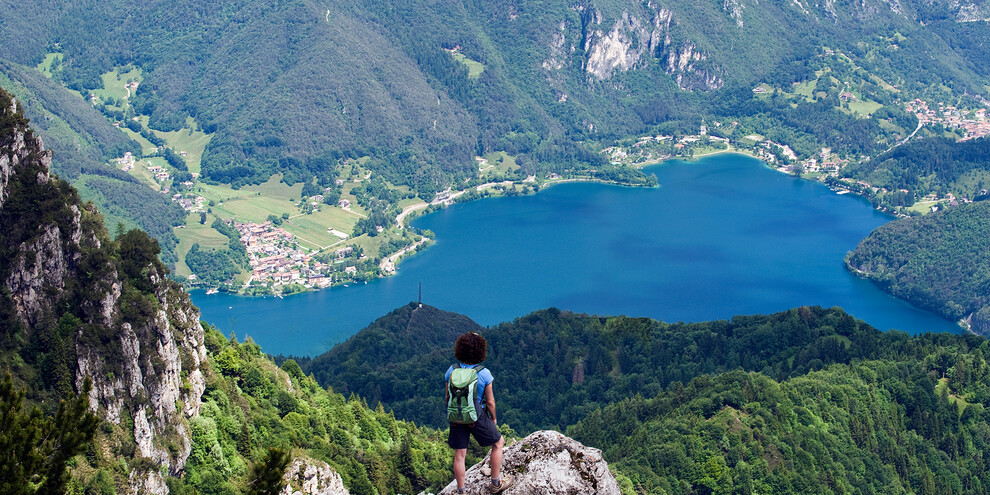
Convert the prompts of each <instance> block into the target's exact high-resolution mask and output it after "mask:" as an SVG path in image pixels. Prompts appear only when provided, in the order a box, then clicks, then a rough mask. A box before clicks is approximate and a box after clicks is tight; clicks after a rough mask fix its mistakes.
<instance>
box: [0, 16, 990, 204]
mask: <svg viewBox="0 0 990 495" xmlns="http://www.w3.org/2000/svg"><path fill="white" fill-rule="evenodd" d="M985 11H986V8H985V7H984V6H982V5H980V4H978V3H976V4H974V3H969V2H953V3H946V4H943V3H924V2H910V3H909V2H892V3H891V2H884V1H880V0H870V1H867V2H860V3H835V2H823V3H818V2H793V1H783V0H780V1H775V2H759V3H757V2H751V1H748V0H732V1H727V2H723V3H721V4H713V3H704V2H697V1H689V2H658V1H651V2H646V3H643V2H638V1H633V0H612V1H601V0H599V1H594V0H581V1H577V0H574V1H564V0H547V1H538V0H526V1H511V2H510V1H503V0H483V1H461V0H443V1H438V2H424V1H418V0H417V1H408V0H402V1H392V0H389V1H384V2H383V1H361V2H341V1H336V0H325V1H314V0H295V1H289V2H280V3H277V4H270V3H266V2H261V1H259V0H243V1H240V2H235V3H226V4H208V5H203V4H202V3H197V2H188V1H187V2H177V3H176V2H172V3H169V4H167V5H166V4H161V3H154V2H146V1H140V0H127V1H124V2H119V3H116V4H114V5H113V7H110V6H108V5H106V4H105V3H101V2H95V1H93V0H89V1H83V2H72V3H66V2H50V3H46V4H45V7H37V6H31V7H24V8H20V7H16V8H15V6H14V5H13V4H7V6H6V7H0V13H2V14H4V19H5V22H4V24H3V25H2V26H0V41H2V43H0V58H6V59H10V60H13V61H15V62H19V63H24V64H36V63H38V62H39V61H40V60H41V59H42V58H43V57H44V55H45V54H46V53H48V52H50V51H57V52H59V53H62V54H63V55H64V58H63V59H62V62H61V64H60V65H59V66H58V67H57V70H56V71H55V72H56V77H58V78H60V80H62V81H63V82H64V83H66V84H67V85H68V86H70V87H73V88H76V89H80V90H81V89H84V88H93V87H97V86H99V84H100V80H99V75H100V74H102V73H105V72H107V71H110V70H113V69H114V68H115V67H118V66H122V65H127V64H134V65H136V66H138V67H140V68H141V69H142V71H143V73H144V74H145V76H146V77H145V79H144V81H143V82H142V84H141V85H140V87H139V88H138V90H137V95H136V96H135V98H134V99H133V101H132V102H131V103H133V104H134V106H135V108H137V109H138V110H140V111H141V112H142V113H144V114H146V115H150V125H151V126H152V127H154V128H156V129H160V130H166V131H167V130H174V129H178V128H179V127H181V126H182V125H184V123H185V122H186V117H189V116H191V117H195V118H196V119H197V121H198V122H199V123H200V124H201V125H202V126H203V128H204V129H205V130H206V131H207V132H211V133H212V132H214V131H215V132H216V134H215V135H214V137H213V139H212V140H211V141H210V144H209V146H208V148H207V149H206V152H205V154H204V157H203V176H204V177H205V178H206V179H210V180H214V181H220V182H230V183H234V184H245V183H257V182H261V181H264V180H266V179H267V178H268V177H270V176H271V175H272V173H274V172H276V171H279V172H283V173H285V174H286V180H287V181H289V182H295V181H301V180H308V179H310V178H311V177H312V176H314V175H317V176H323V175H330V176H333V175H334V174H335V171H336V169H335V164H336V160H337V159H339V158H340V157H342V156H352V157H353V156H365V155H368V156H372V157H374V158H376V160H375V161H374V162H373V163H372V165H373V167H372V168H373V169H375V170H376V171H378V172H380V173H382V174H384V175H385V176H386V178H388V179H389V180H390V181H392V182H393V183H396V184H409V185H412V186H414V187H415V188H416V189H417V190H418V191H419V192H420V193H421V194H422V195H423V196H424V197H432V193H433V192H434V191H437V190H442V189H444V188H446V186H447V185H450V184H454V183H459V181H460V180H462V179H464V178H467V177H472V176H475V175H477V170H476V165H475V163H474V162H473V157H474V156H475V155H479V154H485V153H487V152H491V151H506V152H508V153H509V154H510V155H515V156H521V157H522V160H517V162H521V165H522V166H523V170H522V173H525V174H532V173H549V172H561V171H564V170H566V169H572V168H575V167H584V168H586V169H587V168H592V169H597V170H601V169H602V168H603V167H607V164H606V163H605V162H604V161H603V160H602V159H601V158H600V157H599V156H598V155H597V154H596V153H594V150H595V147H596V146H592V145H589V144H590V143H598V142H603V141H609V140H612V139H615V138H621V137H626V136H629V135H633V134H639V133H645V132H671V131H678V132H685V131H695V130H696V129H697V128H698V125H699V124H700V123H701V120H702V118H708V119H728V121H732V120H737V121H738V120H740V119H746V118H753V119H756V120H758V121H762V120H765V119H767V118H769V119H771V120H773V121H774V122H775V124H774V125H775V126H776V125H782V126H783V127H785V128H786V129H787V130H788V132H791V133H794V136H791V137H792V140H794V141H797V140H800V139H802V138H808V139H811V138H812V137H813V140H814V141H815V145H817V146H821V145H827V146H833V147H834V148H835V149H836V151H838V152H841V153H844V154H846V153H848V154H861V153H866V154H869V153H871V152H874V151H881V150H882V149H884V148H883V147H880V145H879V144H878V143H877V140H880V141H884V143H881V144H886V141H887V140H889V139H888V138H889V136H887V134H890V132H891V131H890V130H889V129H886V128H883V127H882V126H880V124H879V123H877V122H876V121H875V120H870V119H860V120H862V122H859V123H857V126H861V127H862V129H856V128H852V129H851V131H853V132H855V133H858V134H862V135H863V136H866V137H867V138H868V139H866V140H865V141H864V142H863V143H846V142H845V141H844V138H843V135H842V134H841V133H838V134H836V133H826V132H824V128H832V129H835V128H838V127H840V126H839V125H838V124H837V122H839V121H840V120H842V112H839V110H838V109H837V108H833V107H838V106H839V102H838V100H836V102H835V105H832V104H829V105H826V106H825V108H823V109H821V110H820V111H814V107H811V106H809V107H808V108H804V109H802V110H801V111H800V112H797V113H796V114H795V115H793V116H791V117H787V116H786V115H785V116H781V115H780V114H782V113H783V114H786V113H788V111H789V107H788V106H786V105H783V106H779V108H776V107H775V106H773V105H771V106H770V107H767V106H766V105H764V104H763V103H761V100H760V99H758V98H754V95H753V93H752V92H751V90H752V88H753V87H754V86H755V85H758V84H761V83H767V84H769V85H771V86H777V87H781V88H783V90H786V91H790V89H791V85H792V83H795V82H808V81H811V82H812V83H813V82H814V81H815V80H817V79H818V78H819V74H818V73H820V72H821V71H822V70H823V66H822V64H821V63H820V62H821V60H822V57H823V56H825V55H827V54H833V55H834V56H835V57H836V58H835V60H832V61H827V63H840V62H843V61H844V60H848V61H852V62H853V63H854V65H855V66H856V67H857V71H858V73H859V74H860V75H861V76H863V78H865V79H864V80H866V81H868V84H865V85H864V86H863V87H862V88H852V87H849V86H846V87H845V88H844V89H845V90H848V89H852V90H854V91H856V92H857V93H858V94H860V95H861V96H864V97H867V98H868V99H874V100H875V99H880V100H884V99H889V100H896V99H899V98H902V97H907V98H910V97H914V96H932V97H938V98H941V99H949V100H953V101H955V100H956V99H960V98H963V99H966V98H969V97H966V96H964V95H978V94H984V93H985V92H986V83H987V76H988V70H990V67H988V66H987V64H985V63H983V62H982V60H986V59H988V57H987V52H986V50H987V47H986V44H985V43H981V42H980V40H982V39H985V37H986V36H987V32H988V30H990V28H988V27H987V23H986V22H984V21H974V20H975V19H983V18H984V17H986V16H985V15H983V14H985ZM981 15H983V17H980V16H981ZM957 21H974V22H967V23H965V24H959V22H957ZM833 55H828V56H829V57H831V56H833ZM472 71H473V72H472ZM816 71H817V72H816ZM824 79H826V81H824V82H825V83H829V81H828V80H827V79H828V78H824ZM836 82H837V83H838V82H840V81H838V80H836ZM848 83H849V81H845V82H844V83H843V84H848ZM836 95H838V93H836ZM836 97H837V96H836ZM812 99H814V97H812ZM966 101H969V100H966ZM890 108H891V110H890V111H893V112H894V113H897V112H898V111H899V110H898V107H897V105H893V106H891V107H890ZM822 121H823V122H822ZM827 123H831V124H833V125H831V126H829V125H825V124H827ZM657 126H659V127H657ZM819 127H823V128H819ZM841 127H843V128H847V127H848V125H842V126H841ZM833 134H834V135H833ZM831 141H835V142H831ZM806 148H808V149H809V150H811V149H812V148H814V146H810V145H809V146H807V147H806ZM802 149H803V148H802ZM808 152H809V153H810V152H811V151H808Z"/></svg>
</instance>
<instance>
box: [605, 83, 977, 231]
mask: <svg viewBox="0 0 990 495" xmlns="http://www.w3.org/2000/svg"><path fill="white" fill-rule="evenodd" d="M757 89H761V88H757ZM755 91H756V90H754V92H755ZM905 110H906V111H908V112H909V113H911V114H912V115H914V116H916V117H917V119H918V127H917V128H916V129H915V130H914V132H912V133H911V134H910V135H909V136H907V137H906V138H904V139H903V140H901V141H899V142H898V143H897V144H896V145H894V147H897V146H900V145H902V144H904V143H906V142H907V141H908V140H910V139H911V138H912V137H913V136H914V135H915V134H916V133H917V132H918V131H919V130H921V128H922V127H925V126H932V127H934V126H942V127H943V128H944V129H947V130H951V131H953V132H956V133H957V135H961V136H962V137H961V138H958V141H960V142H961V141H967V140H971V139H976V138H980V137H985V136H990V121H988V119H987V109H986V108H978V109H960V108H957V107H955V106H951V105H944V104H941V103H939V104H937V105H930V104H929V103H928V102H926V101H924V100H921V99H914V100H911V101H910V102H908V103H906V104H905ZM722 125H723V124H722V123H720V122H714V123H712V126H711V127H716V128H717V127H721V126H722ZM724 125H730V126H732V127H733V128H735V127H736V126H738V125H739V123H738V122H731V123H729V124H724ZM723 152H737V153H744V154H748V155H750V156H753V157H755V158H758V159H760V160H761V161H763V162H764V163H765V164H766V165H767V166H768V167H770V168H772V169H774V170H777V171H779V172H782V173H786V174H789V175H798V176H801V177H802V178H805V179H810V180H817V181H820V182H823V183H826V184H828V185H829V187H831V188H832V189H833V190H834V191H835V192H836V193H838V194H850V193H855V194H861V195H864V196H867V197H870V196H876V195H886V194H888V193H892V192H895V191H890V190H888V189H887V188H885V187H880V186H876V185H873V184H870V183H869V182H866V181H863V180H857V179H852V178H848V177H842V176H841V171H842V170H843V168H845V167H846V166H847V165H849V164H850V163H851V162H852V161H851V160H850V159H849V158H845V157H841V156H839V155H837V154H835V153H833V151H832V149H831V148H829V147H822V148H821V150H820V151H819V152H818V153H817V154H816V155H815V156H812V157H809V158H806V159H804V160H799V159H798V155H797V153H795V152H794V150H793V149H791V147H790V146H788V145H786V144H783V143H778V142H775V141H772V140H770V139H767V138H765V137H764V136H760V135H756V134H750V135H746V136H743V137H741V138H738V139H733V140H730V139H727V138H723V137H719V136H714V135H711V134H710V133H709V126H708V125H706V124H704V123H703V124H702V125H701V126H700V128H699V130H698V133H697V134H694V135H687V136H680V137H675V136H670V135H655V136H641V137H639V138H636V139H635V142H633V143H632V144H631V145H629V146H619V145H617V146H612V147H608V148H605V149H603V150H602V153H603V154H605V155H606V156H608V157H609V160H610V161H611V162H612V163H614V164H623V163H624V164H627V165H633V166H645V165H652V164H655V163H660V162H662V161H664V160H667V159H671V158H698V157H701V156H707V155H711V154H715V153H723ZM867 159H868V158H867ZM896 192H900V193H904V194H907V193H909V191H908V190H906V189H900V190H899V191H896ZM980 193H981V194H987V190H986V189H984V190H982V191H981V192H980ZM969 202H972V199H971V198H969V197H967V196H965V195H963V196H958V197H957V196H956V195H955V194H953V193H952V192H946V193H945V194H944V195H942V196H939V195H938V194H936V193H929V194H927V195H925V196H923V197H919V198H917V200H916V202H915V204H916V205H919V206H922V207H924V208H926V209H927V210H928V211H933V212H934V211H938V210H939V209H940V208H943V207H952V206H957V205H959V204H960V203H969ZM877 208H878V209H880V210H881V211H884V212H886V213H889V214H892V215H895V216H898V217H904V216H908V215H907V213H905V212H904V211H901V210H899V209H898V210H893V209H890V208H886V207H884V206H883V205H877Z"/></svg>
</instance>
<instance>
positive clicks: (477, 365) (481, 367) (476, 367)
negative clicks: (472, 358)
mask: <svg viewBox="0 0 990 495" xmlns="http://www.w3.org/2000/svg"><path fill="white" fill-rule="evenodd" d="M472 368H474V371H477V372H478V373H481V370H483V369H485V367H484V366H482V365H481V364H476V365H474V366H472Z"/></svg>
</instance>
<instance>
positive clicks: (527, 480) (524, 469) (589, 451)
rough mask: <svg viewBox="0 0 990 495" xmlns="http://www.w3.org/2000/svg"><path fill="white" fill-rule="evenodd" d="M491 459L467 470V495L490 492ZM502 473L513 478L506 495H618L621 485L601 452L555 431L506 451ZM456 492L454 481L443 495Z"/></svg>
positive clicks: (537, 436)
mask: <svg viewBox="0 0 990 495" xmlns="http://www.w3.org/2000/svg"><path fill="white" fill-rule="evenodd" d="M482 471H484V472H488V457H487V456H486V457H485V459H484V460H483V461H481V462H479V463H478V464H475V465H474V466H472V467H471V468H470V469H468V471H467V476H466V479H465V488H466V489H467V490H466V491H467V493H469V494H472V495H482V494H488V493H491V492H490V490H489V489H488V485H489V484H490V479H491V478H490V477H489V476H488V475H486V474H484V473H483V472H482ZM502 471H503V472H505V473H508V474H509V475H510V476H512V477H513V479H514V481H513V483H512V486H511V487H509V488H508V489H507V490H505V491H504V492H502V493H504V494H505V495H522V494H531V493H541V494H555V493H559V494H568V495H578V494H589V495H592V494H598V495H619V493H620V492H619V484H618V482H616V481H615V478H614V477H613V476H612V473H610V472H609V470H608V463H606V462H605V460H604V459H603V458H602V452H601V451H600V450H598V449H593V448H591V447H586V446H584V445H582V444H581V443H579V442H577V441H576V440H574V439H571V438H568V437H566V436H564V435H562V434H561V433H558V432H556V431H538V432H535V433H533V434H531V435H529V436H528V437H526V438H524V439H522V440H519V441H517V442H515V443H513V444H512V445H509V446H508V447H506V448H505V452H504V453H503V456H502ZM456 493H457V485H456V484H455V483H454V482H451V483H450V484H449V485H447V486H446V487H445V488H444V489H443V490H442V491H441V492H440V495H453V494H456Z"/></svg>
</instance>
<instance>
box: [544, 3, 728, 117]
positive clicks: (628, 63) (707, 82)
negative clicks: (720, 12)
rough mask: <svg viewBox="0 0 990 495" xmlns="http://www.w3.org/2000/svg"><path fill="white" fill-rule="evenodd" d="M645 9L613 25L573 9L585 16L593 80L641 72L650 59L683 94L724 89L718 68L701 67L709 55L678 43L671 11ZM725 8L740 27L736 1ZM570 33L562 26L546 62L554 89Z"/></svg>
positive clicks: (597, 14)
mask: <svg viewBox="0 0 990 495" xmlns="http://www.w3.org/2000/svg"><path fill="white" fill-rule="evenodd" d="M730 7H731V8H730ZM643 8H644V10H643V12H641V13H635V12H628V11H624V12H622V15H621V16H620V17H619V18H618V19H616V20H615V21H614V22H612V23H609V22H606V21H605V18H604V16H603V15H602V13H601V11H599V10H598V9H597V8H596V7H594V6H593V5H591V4H582V5H578V6H576V7H575V10H577V11H578V12H580V14H581V22H582V29H581V38H582V39H583V40H584V50H585V53H586V55H585V60H584V67H583V69H584V71H585V72H586V73H587V74H588V76H589V77H590V78H591V79H592V80H598V81H605V80H608V79H611V78H612V77H613V76H614V75H615V73H616V72H625V71H630V70H636V69H640V68H643V67H646V66H647V65H648V64H649V61H650V60H651V59H658V60H659V61H660V62H661V63H662V66H663V67H664V70H665V72H667V74H669V75H671V76H672V77H673V78H674V80H675V81H676V82H677V85H678V86H679V87H680V88H681V89H690V90H695V89H700V90H712V89H718V88H720V87H722V86H723V85H724V84H725V83H724V81H723V79H722V77H721V76H720V75H719V71H718V69H717V68H715V67H714V66H712V65H711V64H701V63H699V62H701V61H703V60H706V59H707V58H708V55H707V54H705V53H703V52H701V51H699V50H698V49H697V47H696V45H695V44H694V43H693V42H691V41H690V40H687V41H681V42H675V41H674V38H673V36H672V34H671V27H672V26H673V25H674V24H675V21H674V14H673V13H672V12H671V11H670V10H668V9H666V8H663V7H661V6H659V5H658V4H656V3H655V2H653V1H647V2H644V5H643ZM726 8H727V9H729V11H730V14H731V15H732V16H733V18H734V19H736V21H737V24H738V25H739V26H740V27H741V26H742V8H743V7H742V6H741V4H739V3H738V2H736V0H727V3H726ZM566 27H567V23H566V22H561V24H560V29H559V31H558V32H557V33H555V34H554V37H553V39H552V41H551V44H550V47H549V49H550V51H549V53H548V56H547V58H546V60H545V61H544V62H543V68H544V70H546V71H547V72H548V73H549V77H548V79H549V80H550V82H551V86H554V84H553V83H554V82H557V80H558V79H559V77H555V72H556V71H561V70H563V69H564V68H565V65H566V64H565V63H564V61H565V60H566V56H567V55H568V53H569V52H573V51H574V46H573V43H572V44H571V45H570V47H569V49H568V44H567V40H566V34H567V30H566ZM555 89H556V88H555ZM558 101H560V97H558Z"/></svg>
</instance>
